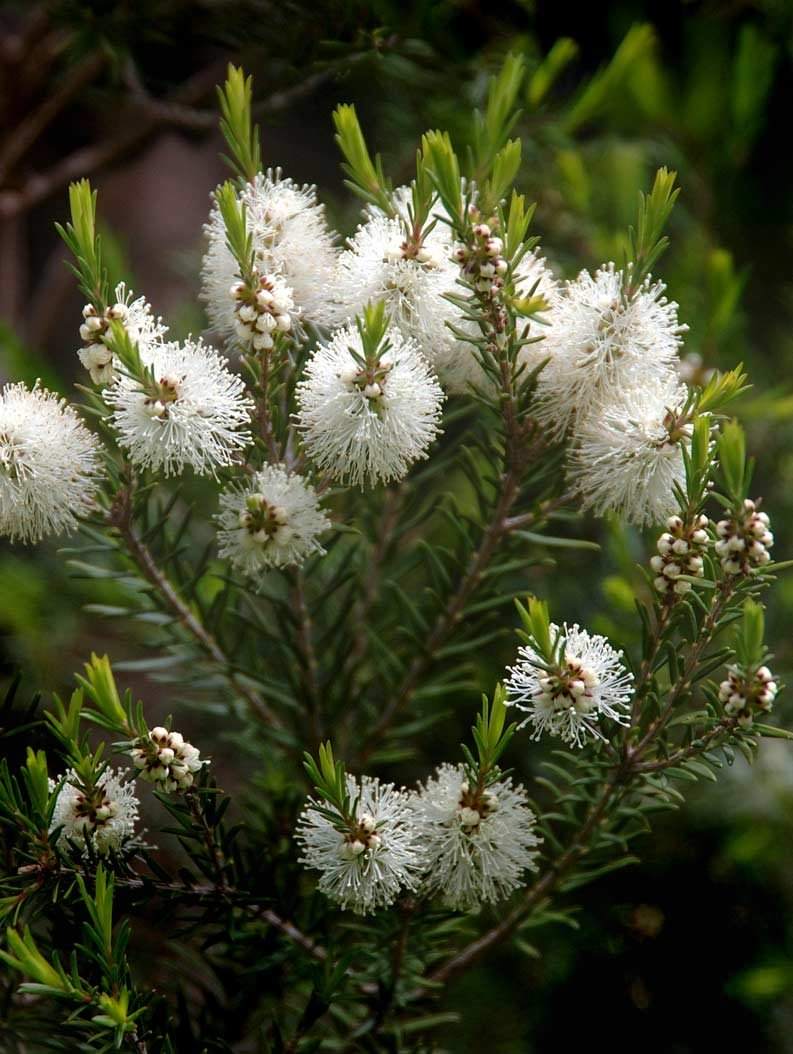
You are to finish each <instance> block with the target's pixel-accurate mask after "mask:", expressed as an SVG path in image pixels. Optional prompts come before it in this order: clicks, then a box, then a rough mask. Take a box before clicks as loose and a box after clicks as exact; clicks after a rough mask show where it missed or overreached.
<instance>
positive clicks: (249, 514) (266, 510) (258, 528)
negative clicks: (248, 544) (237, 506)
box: [240, 494, 293, 546]
mask: <svg viewBox="0 0 793 1054" xmlns="http://www.w3.org/2000/svg"><path fill="white" fill-rule="evenodd" d="M240 527H242V528H243V529H244V530H246V531H247V532H248V534H249V536H250V539H251V541H253V542H256V543H257V544H258V545H261V546H265V545H269V544H270V542H273V543H274V544H275V545H288V544H289V541H290V539H291V536H292V533H293V532H292V529H291V527H290V526H289V513H288V512H287V510H286V509H285V508H284V507H283V506H281V505H273V504H272V503H271V502H269V501H268V500H267V498H266V497H265V496H264V494H249V495H248V496H247V497H246V498H245V505H244V506H243V508H242V511H241V512H240Z"/></svg>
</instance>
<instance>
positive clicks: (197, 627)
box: [110, 490, 283, 728]
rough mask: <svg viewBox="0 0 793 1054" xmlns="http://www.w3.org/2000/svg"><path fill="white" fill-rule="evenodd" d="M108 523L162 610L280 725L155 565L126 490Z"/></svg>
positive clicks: (256, 709)
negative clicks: (148, 584)
mask: <svg viewBox="0 0 793 1054" xmlns="http://www.w3.org/2000/svg"><path fill="white" fill-rule="evenodd" d="M110 523H111V525H112V526H113V527H115V528H116V530H118V532H119V534H120V535H121V538H122V539H123V541H124V543H125V545H126V548H127V552H128V553H129V555H130V556H131V558H132V560H133V561H134V563H135V564H136V566H137V567H138V569H139V571H140V572H141V574H142V575H143V577H144V578H145V579H146V581H147V582H149V583H150V585H152V586H154V588H155V589H156V591H157V593H158V595H159V596H160V598H161V600H162V601H163V603H164V605H165V607H166V609H167V610H168V611H170V612H171V614H173V615H175V616H176V618H177V620H178V621H179V623H180V624H181V625H182V626H183V627H184V628H185V629H186V630H187V631H188V633H189V634H190V635H191V636H192V637H193V638H194V639H195V640H196V642H197V643H198V644H199V645H200V646H201V648H202V649H203V650H204V651H205V652H206V654H207V655H208V656H209V657H210V659H212V661H213V662H214V663H216V664H217V665H218V666H219V667H220V669H222V670H224V671H225V673H226V677H227V679H228V681H229V683H230V684H231V685H232V686H233V687H234V689H235V691H237V692H238V693H239V694H240V695H241V696H242V698H244V699H245V701H246V702H247V704H248V706H249V707H250V709H251V711H252V712H253V713H254V714H255V715H256V716H257V717H258V718H259V719H260V720H262V721H264V722H265V724H268V725H269V726H270V727H271V728H281V727H283V725H282V722H281V720H280V719H279V718H278V716H277V715H276V714H275V713H274V712H273V710H272V709H271V707H270V706H269V705H268V704H267V703H266V702H265V700H264V699H262V697H261V696H260V695H259V693H258V692H256V691H255V690H254V689H253V688H252V687H251V686H250V685H248V684H247V683H246V682H245V681H244V680H243V679H242V678H241V677H240V676H239V674H238V673H237V672H236V671H235V670H234V669H233V666H232V663H231V660H230V659H229V658H228V656H227V655H226V653H225V652H224V651H223V649H222V648H221V647H220V645H219V644H218V642H217V640H216V639H215V638H214V637H213V636H212V634H211V633H210V632H209V631H208V630H207V629H206V627H205V626H204V625H203V624H202V623H201V622H200V621H199V620H198V619H197V618H196V616H195V615H194V614H193V612H192V611H191V610H190V608H189V607H188V606H187V604H186V603H185V602H184V601H183V600H182V598H181V597H180V596H179V594H178V593H177V592H176V590H175V589H174V587H173V585H172V584H171V582H170V580H169V579H168V577H167V575H166V574H165V572H164V571H163V570H162V569H161V568H160V567H159V565H158V564H157V561H156V560H155V559H154V556H153V555H152V553H151V551H150V549H149V548H148V546H147V545H146V544H145V543H144V541H143V540H142V539H141V537H140V536H139V534H138V532H137V531H136V530H135V528H134V526H133V524H132V502H131V496H130V494H129V491H128V490H122V491H121V492H120V493H119V494H118V495H117V496H116V500H115V502H114V506H113V510H112V512H111V514H110Z"/></svg>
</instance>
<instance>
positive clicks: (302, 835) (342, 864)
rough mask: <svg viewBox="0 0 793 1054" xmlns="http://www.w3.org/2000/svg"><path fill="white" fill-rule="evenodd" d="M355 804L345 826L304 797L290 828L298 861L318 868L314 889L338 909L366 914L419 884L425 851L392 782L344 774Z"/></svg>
mask: <svg viewBox="0 0 793 1054" xmlns="http://www.w3.org/2000/svg"><path fill="white" fill-rule="evenodd" d="M347 789H348V792H349V795H350V798H351V800H352V801H353V802H355V803H356V805H355V808H356V811H355V816H354V819H353V822H352V823H351V824H349V825H346V824H342V823H340V822H334V821H333V820H331V819H330V818H329V817H328V814H327V809H325V808H324V806H323V805H321V804H320V803H319V802H316V801H314V800H313V799H309V802H308V805H307V806H306V808H305V809H304V811H303V813H302V815H301V817H300V821H299V824H298V827H297V830H296V832H295V839H296V841H297V842H298V843H299V844H300V845H301V846H302V850H303V852H302V856H301V858H300V859H301V862H302V863H304V864H305V865H306V866H307V867H310V868H313V869H314V870H317V871H319V872H320V876H321V877H320V879H319V889H320V890H321V891H322V892H323V893H325V894H326V895H327V896H328V897H330V898H331V900H334V901H336V902H337V903H339V904H340V905H341V907H342V908H349V909H350V910H352V911H354V912H355V913H356V914H358V915H368V914H371V912H373V911H375V910H376V909H377V908H379V907H388V906H389V905H390V904H393V902H394V900H395V899H396V897H397V895H398V894H399V893H400V891H401V890H403V889H405V890H415V889H417V888H418V885H419V882H420V879H421V875H422V872H423V870H424V852H423V849H422V847H421V845H420V842H419V839H418V830H417V828H416V824H415V823H414V822H413V811H412V806H411V802H410V799H409V797H408V795H407V794H405V793H404V791H401V790H397V789H396V788H395V787H394V785H393V784H391V783H380V781H379V780H377V779H373V778H372V777H369V776H362V777H361V779H360V781H358V780H356V779H355V778H354V777H352V776H348V777H347Z"/></svg>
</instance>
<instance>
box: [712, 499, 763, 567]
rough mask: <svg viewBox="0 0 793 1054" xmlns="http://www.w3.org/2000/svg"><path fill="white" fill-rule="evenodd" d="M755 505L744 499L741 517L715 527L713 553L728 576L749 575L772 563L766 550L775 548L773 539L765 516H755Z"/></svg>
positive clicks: (738, 516)
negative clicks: (716, 539)
mask: <svg viewBox="0 0 793 1054" xmlns="http://www.w3.org/2000/svg"><path fill="white" fill-rule="evenodd" d="M758 505H759V502H754V501H751V500H750V499H749V498H747V499H746V500H745V501H744V503H743V508H742V510H741V513H740V515H737V516H732V517H730V519H727V520H719V522H718V523H717V524H716V533H717V534H718V536H719V539H718V541H717V542H716V552H717V554H718V555H719V557H720V559H721V566H722V567H723V568H724V570H725V571H726V572H727V574H730V575H737V574H744V575H748V574H751V573H752V572H753V571H756V570H757V569H758V568H760V567H763V566H764V565H765V564H767V563H768V562H769V561H770V559H771V554H770V553H769V551H768V550H769V549H770V548H771V546H772V545H773V544H774V536H773V534H772V533H771V531H769V529H768V526H769V522H770V521H769V519H768V516H767V514H766V513H764V512H758V511H757V507H758Z"/></svg>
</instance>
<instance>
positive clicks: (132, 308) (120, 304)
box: [77, 282, 168, 385]
mask: <svg viewBox="0 0 793 1054" xmlns="http://www.w3.org/2000/svg"><path fill="white" fill-rule="evenodd" d="M114 295H115V298H116V299H115V303H113V304H112V305H111V306H110V307H108V308H106V309H105V310H104V311H103V312H99V311H97V309H96V308H95V307H94V305H93V304H86V305H85V307H84V308H83V322H82V325H81V326H80V337H81V338H82V340H83V347H82V348H81V349H80V350H79V351H78V352H77V355H78V357H79V359H80V362H81V363H82V364H83V366H84V367H85V368H86V369H87V370H88V372H89V373H90V374H91V380H92V381H93V382H94V384H102V385H104V384H109V383H110V382H111V381H112V380H113V352H112V351H111V350H110V348H109V347H108V344H107V343H106V340H105V338H106V336H107V334H108V331H109V329H110V324H111V323H112V322H120V323H121V324H122V325H123V326H124V329H125V330H126V332H127V335H128V337H129V339H130V340H131V341H132V343H133V344H137V345H138V346H139V347H143V348H145V347H147V346H148V345H151V344H158V343H160V342H161V341H162V340H163V339H164V338H165V335H166V333H167V332H168V327H167V326H166V325H164V324H163V321H162V319H160V318H155V317H154V316H153V314H152V310H151V305H150V304H149V303H148V301H147V300H146V299H145V298H144V297H142V296H141V297H138V298H137V300H135V299H133V297H134V294H133V293H132V291H131V290H128V289H127V287H126V285H125V283H124V282H120V283H119V284H118V285H117V286H116V288H115V291H114Z"/></svg>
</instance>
